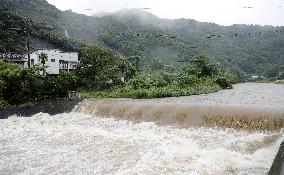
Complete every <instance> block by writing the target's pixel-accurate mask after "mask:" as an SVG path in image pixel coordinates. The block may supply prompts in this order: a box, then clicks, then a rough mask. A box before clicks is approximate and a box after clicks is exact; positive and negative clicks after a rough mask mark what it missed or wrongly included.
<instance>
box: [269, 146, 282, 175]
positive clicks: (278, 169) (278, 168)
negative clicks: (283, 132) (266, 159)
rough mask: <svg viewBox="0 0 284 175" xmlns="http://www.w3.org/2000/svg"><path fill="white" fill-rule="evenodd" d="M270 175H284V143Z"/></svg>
mask: <svg viewBox="0 0 284 175" xmlns="http://www.w3.org/2000/svg"><path fill="white" fill-rule="evenodd" d="M268 175H284V141H283V142H282V143H281V145H280V148H279V150H278V153H277V155H276V157H275V159H274V162H273V164H272V166H271V168H270V170H269V173H268Z"/></svg>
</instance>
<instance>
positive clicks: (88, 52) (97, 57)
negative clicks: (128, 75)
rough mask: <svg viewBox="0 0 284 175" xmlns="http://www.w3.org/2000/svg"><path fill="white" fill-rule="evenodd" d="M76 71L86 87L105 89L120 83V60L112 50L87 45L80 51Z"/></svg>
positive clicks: (121, 75) (121, 72)
mask: <svg viewBox="0 0 284 175" xmlns="http://www.w3.org/2000/svg"><path fill="white" fill-rule="evenodd" d="M80 58H81V59H80V64H79V65H78V66H77V73H78V75H79V78H80V79H81V81H82V83H83V84H84V85H85V86H86V87H88V88H95V89H105V88H110V87H112V86H115V85H118V84H121V83H122V81H121V78H122V77H123V71H122V70H121V68H120V65H121V60H120V59H118V58H116V57H115V55H114V54H113V52H112V51H111V50H109V49H105V48H102V47H99V46H95V45H93V46H88V47H85V48H84V49H82V51H81V53H80Z"/></svg>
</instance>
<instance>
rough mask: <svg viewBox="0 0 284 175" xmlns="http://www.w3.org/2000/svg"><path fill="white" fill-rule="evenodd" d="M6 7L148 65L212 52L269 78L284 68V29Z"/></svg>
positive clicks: (12, 0)
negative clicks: (95, 15) (156, 61)
mask: <svg viewBox="0 0 284 175" xmlns="http://www.w3.org/2000/svg"><path fill="white" fill-rule="evenodd" d="M0 5H2V6H6V7H7V8H8V9H10V10H13V11H15V12H16V13H18V14H20V15H22V16H24V17H26V18H28V19H31V20H33V21H35V22H37V23H38V24H40V25H41V26H44V27H45V28H46V29H49V30H51V31H53V32H56V33H59V34H60V36H63V35H65V30H66V31H67V32H68V35H69V36H70V37H71V38H74V39H77V40H79V41H81V42H83V43H96V44H100V45H103V46H107V47H109V48H111V49H113V50H115V51H116V52H117V54H120V55H122V56H126V57H130V58H132V57H139V58H140V61H141V65H142V66H143V67H147V66H148V65H150V64H152V63H153V60H160V61H161V63H163V64H165V65H173V66H179V65H183V64H184V62H188V61H190V60H192V59H193V58H194V57H195V56H196V55H197V54H199V53H206V54H207V55H209V56H211V57H213V58H214V59H215V60H216V61H217V62H218V63H219V64H221V65H224V66H230V68H233V69H235V70H238V71H245V72H247V73H251V74H261V75H267V76H275V74H276V73H277V72H279V71H281V70H282V71H284V70H283V69H284V67H283V65H284V27H272V26H256V25H233V26H229V27H227V26H220V25H216V24H213V23H200V22H197V21H194V20H190V19H177V20H168V19H160V18H158V17H156V16H154V15H152V14H150V13H148V12H145V11H142V10H138V9H134V10H122V11H120V12H117V13H113V14H111V15H106V16H102V17H88V16H85V15H79V14H76V13H73V12H72V11H60V10H58V9H57V8H56V7H55V6H53V5H50V4H48V3H47V2H46V1H45V0H2V1H1V2H0ZM43 33H44V32H43ZM46 38H47V37H46ZM49 39H51V40H53V39H52V38H49ZM154 58H155V59H154Z"/></svg>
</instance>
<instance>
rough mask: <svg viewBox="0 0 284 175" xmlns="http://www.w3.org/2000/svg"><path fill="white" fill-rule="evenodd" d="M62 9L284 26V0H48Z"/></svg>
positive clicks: (90, 12)
mask: <svg viewBox="0 0 284 175" xmlns="http://www.w3.org/2000/svg"><path fill="white" fill-rule="evenodd" d="M48 2H49V3H51V4H54V5H55V6H56V7H58V8H59V9H61V10H68V9H71V10H72V11H74V12H77V13H81V14H86V15H93V14H95V13H101V12H115V11H118V10H121V9H125V8H141V9H143V8H144V10H147V11H149V12H151V13H153V14H155V15H157V16H159V17H162V18H169V19H176V18H190V19H195V20H198V21H201V22H214V23H217V24H221V25H232V24H259V25H273V26H284V20H282V18H283V17H284V10H283V8H284V1H283V0H249V1H248V0H230V1H226V0H215V1H210V0H199V1H197V0H175V1H173V0H168V1H163V0H131V1H130V0H104V1H102V0H81V1H77V0H68V1H67V0H48Z"/></svg>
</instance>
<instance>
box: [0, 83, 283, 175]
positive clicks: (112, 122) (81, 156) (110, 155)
mask: <svg viewBox="0 0 284 175" xmlns="http://www.w3.org/2000/svg"><path fill="white" fill-rule="evenodd" d="M271 86H272V87H271ZM250 88H251V89H250ZM265 88H268V89H267V93H261V94H259V95H262V96H257V97H255V98H257V99H250V98H249V99H250V100H245V98H244V97H248V96H249V95H251V96H256V94H253V92H254V93H259V92H264V91H265ZM273 88H274V90H273ZM252 89H254V90H252ZM282 89H283V85H269V84H260V85H258V84H256V85H255V84H242V85H237V86H236V87H235V89H232V90H226V91H220V92H217V93H214V94H208V95H201V96H191V97H181V98H166V99H153V100H133V99H87V100H84V101H83V102H81V103H79V104H78V105H77V106H76V107H75V108H74V109H73V112H71V113H62V114H57V115H49V114H46V113H38V114H35V115H33V116H30V117H19V116H11V117H9V118H8V119H5V120H0V135H1V137H0V138H1V141H0V147H1V150H0V174H123V175H124V174H129V175H130V174H149V175H150V174H192V175H196V174H198V175H199V174H201V175H208V174H209V175H215V174H220V175H234V174H238V175H239V174H240V175H245V174H254V175H263V174H267V173H268V171H269V169H270V167H271V165H272V162H273V160H274V157H275V155H276V153H277V150H278V148H279V145H280V143H281V142H282V141H283V139H284V130H283V123H282V119H283V118H282V117H283V108H282V104H283V99H284V98H283V96H284V94H282V93H281V92H282V91H281V90H282ZM240 90H242V91H243V92H249V93H247V94H246V95H243V96H239V94H238V91H240ZM272 91H275V93H277V94H276V95H275V94H274V95H275V96H274V95H273V93H271V92H272ZM218 93H219V94H218ZM234 93H235V94H236V96H234V95H232V94H234ZM226 94H227V95H226ZM220 96H223V98H224V97H226V96H227V97H230V98H228V100H229V101H228V100H221V98H219V97H220ZM218 98H219V99H218ZM190 99H195V102H194V101H192V100H190ZM226 101H227V103H226ZM244 102H245V103H244ZM236 123H238V124H237V125H236Z"/></svg>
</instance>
